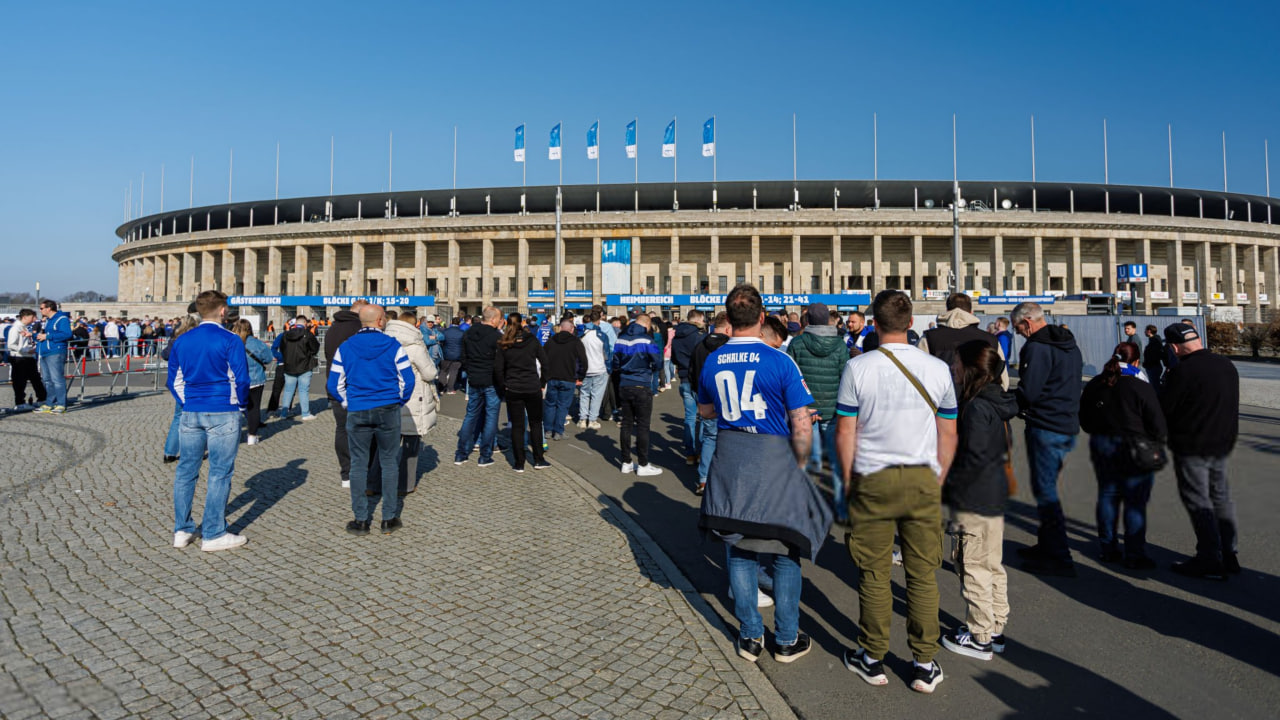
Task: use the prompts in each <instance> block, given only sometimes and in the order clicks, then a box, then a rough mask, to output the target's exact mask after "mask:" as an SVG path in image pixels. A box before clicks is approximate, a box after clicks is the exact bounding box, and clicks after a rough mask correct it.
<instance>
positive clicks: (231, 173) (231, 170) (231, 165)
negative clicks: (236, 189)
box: [227, 148, 236, 205]
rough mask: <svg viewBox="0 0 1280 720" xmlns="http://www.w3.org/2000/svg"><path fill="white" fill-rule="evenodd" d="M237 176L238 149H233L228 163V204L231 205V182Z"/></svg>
mask: <svg viewBox="0 0 1280 720" xmlns="http://www.w3.org/2000/svg"><path fill="white" fill-rule="evenodd" d="M235 175H236V149H235V148H231V158H230V159H229V160H228V161H227V204H228V205H229V204H231V181H232V180H233V179H235Z"/></svg>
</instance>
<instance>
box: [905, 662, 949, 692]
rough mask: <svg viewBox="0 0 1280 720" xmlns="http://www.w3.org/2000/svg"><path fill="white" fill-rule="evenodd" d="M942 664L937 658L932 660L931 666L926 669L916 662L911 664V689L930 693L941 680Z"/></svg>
mask: <svg viewBox="0 0 1280 720" xmlns="http://www.w3.org/2000/svg"><path fill="white" fill-rule="evenodd" d="M942 677H943V676H942V666H941V665H939V664H938V661H937V660H934V661H933V664H932V667H930V668H929V669H928V670H925V669H924V668H922V667H920V666H919V665H917V664H914V663H913V664H912V665H911V689H912V690H915V691H916V692H919V693H925V694H928V693H931V692H933V691H934V689H935V688H937V687H938V683H940V682H942Z"/></svg>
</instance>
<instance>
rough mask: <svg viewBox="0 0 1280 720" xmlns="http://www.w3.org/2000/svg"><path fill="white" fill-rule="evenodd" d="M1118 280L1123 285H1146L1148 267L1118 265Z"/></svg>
mask: <svg viewBox="0 0 1280 720" xmlns="http://www.w3.org/2000/svg"><path fill="white" fill-rule="evenodd" d="M1116 280H1117V281H1119V282H1122V283H1144V282H1146V281H1147V266H1146V265H1133V264H1130V265H1116Z"/></svg>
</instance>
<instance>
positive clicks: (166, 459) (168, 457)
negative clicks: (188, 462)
mask: <svg viewBox="0 0 1280 720" xmlns="http://www.w3.org/2000/svg"><path fill="white" fill-rule="evenodd" d="M175 462H178V456H177V455H165V456H164V464H165V465H168V464H169V463H175Z"/></svg>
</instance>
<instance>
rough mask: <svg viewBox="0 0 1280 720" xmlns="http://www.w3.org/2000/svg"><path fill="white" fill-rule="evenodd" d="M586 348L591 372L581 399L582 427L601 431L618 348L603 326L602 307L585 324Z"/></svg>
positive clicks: (579, 400)
mask: <svg viewBox="0 0 1280 720" xmlns="http://www.w3.org/2000/svg"><path fill="white" fill-rule="evenodd" d="M582 347H583V350H584V351H585V352H586V355H587V372H586V375H585V376H584V377H583V379H582V393H581V395H580V396H579V398H578V428H579V429H582V430H585V429H587V428H590V429H592V430H599V429H600V421H599V415H600V402H601V401H602V400H603V399H604V391H605V386H606V385H607V384H608V382H609V371H610V368H611V367H612V365H613V356H614V353H615V352H616V351H617V345H616V344H614V343H611V342H610V340H609V335H608V333H607V332H605V330H604V329H603V328H602V327H601V320H600V311H599V310H592V311H591V314H590V315H588V316H587V322H586V323H584V324H583V325H582Z"/></svg>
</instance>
